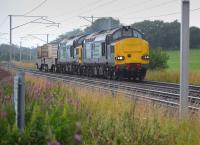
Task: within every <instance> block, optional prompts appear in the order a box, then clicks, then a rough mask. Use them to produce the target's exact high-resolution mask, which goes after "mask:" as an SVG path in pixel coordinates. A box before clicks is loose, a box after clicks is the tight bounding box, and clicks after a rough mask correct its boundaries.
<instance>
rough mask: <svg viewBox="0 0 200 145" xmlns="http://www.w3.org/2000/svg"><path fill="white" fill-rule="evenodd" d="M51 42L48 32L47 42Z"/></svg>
mask: <svg viewBox="0 0 200 145" xmlns="http://www.w3.org/2000/svg"><path fill="white" fill-rule="evenodd" d="M48 43H49V34H47V44H48Z"/></svg>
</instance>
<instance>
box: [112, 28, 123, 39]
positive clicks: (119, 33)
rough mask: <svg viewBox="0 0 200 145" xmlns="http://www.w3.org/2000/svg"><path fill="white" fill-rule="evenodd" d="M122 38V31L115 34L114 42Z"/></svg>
mask: <svg viewBox="0 0 200 145" xmlns="http://www.w3.org/2000/svg"><path fill="white" fill-rule="evenodd" d="M121 37H122V33H121V31H120V30H119V31H117V32H115V33H114V34H113V40H114V41H115V40H118V39H120V38H121Z"/></svg>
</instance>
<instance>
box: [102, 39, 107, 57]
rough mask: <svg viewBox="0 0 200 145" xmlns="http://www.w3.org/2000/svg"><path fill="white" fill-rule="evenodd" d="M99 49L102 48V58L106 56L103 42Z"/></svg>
mask: <svg viewBox="0 0 200 145" xmlns="http://www.w3.org/2000/svg"><path fill="white" fill-rule="evenodd" d="M101 48H102V56H105V55H106V47H105V42H103V43H101Z"/></svg>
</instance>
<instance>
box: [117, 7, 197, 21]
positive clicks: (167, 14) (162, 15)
mask: <svg viewBox="0 0 200 145" xmlns="http://www.w3.org/2000/svg"><path fill="white" fill-rule="evenodd" d="M198 10H200V7H199V8H195V9H191V10H190V12H194V11H198ZM180 13H181V12H180V11H176V12H172V13H166V14H161V15H154V16H148V17H132V18H124V17H120V19H138V18H143V19H147V18H154V17H165V16H171V15H176V14H180Z"/></svg>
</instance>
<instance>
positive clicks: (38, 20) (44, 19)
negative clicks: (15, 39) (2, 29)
mask: <svg viewBox="0 0 200 145" xmlns="http://www.w3.org/2000/svg"><path fill="white" fill-rule="evenodd" d="M8 16H9V17H10V29H9V30H10V58H9V59H10V60H9V64H10V62H11V61H12V30H14V29H17V28H19V27H22V26H25V25H28V24H30V23H35V24H44V25H56V26H58V27H59V24H60V23H56V22H54V21H51V20H48V19H47V16H27V15H8ZM13 17H22V18H34V20H31V21H29V22H26V23H24V24H21V25H18V26H15V27H12V18H13ZM47 37H48V36H47ZM47 39H48V38H47ZM47 41H48V40H47ZM14 56H15V55H14Z"/></svg>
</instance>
